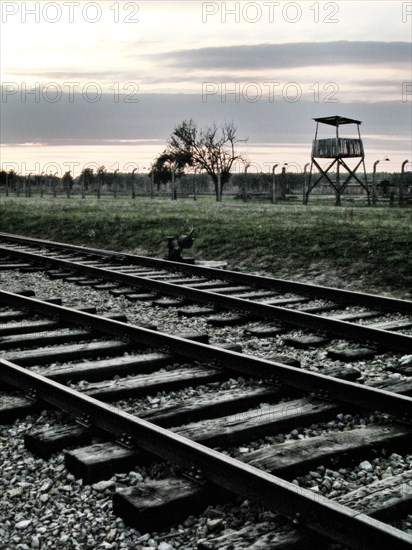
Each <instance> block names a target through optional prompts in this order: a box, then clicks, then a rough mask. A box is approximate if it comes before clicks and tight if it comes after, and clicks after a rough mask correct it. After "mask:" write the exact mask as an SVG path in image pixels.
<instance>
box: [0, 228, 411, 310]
mask: <svg viewBox="0 0 412 550" xmlns="http://www.w3.org/2000/svg"><path fill="white" fill-rule="evenodd" d="M0 239H4V240H8V241H11V242H16V243H25V244H32V245H38V246H45V247H51V248H55V249H57V250H71V251H75V252H79V253H83V254H92V255H97V256H100V257H104V258H117V259H118V260H119V261H128V262H130V263H132V264H136V265H142V264H143V265H148V266H153V267H156V268H158V269H167V270H176V271H181V272H184V273H189V274H191V275H198V276H205V277H208V278H213V279H220V280H226V281H231V282H235V283H241V284H248V285H251V286H257V287H261V288H265V289H270V290H273V291H281V292H294V293H296V294H303V295H309V296H314V297H318V298H324V299H327V300H332V301H336V302H339V303H345V304H356V305H360V306H364V307H370V308H374V309H376V308H378V309H384V310H387V311H393V312H397V313H405V314H412V301H408V300H402V299H399V298H391V297H387V296H377V295H374V294H367V293H362V292H355V291H349V290H341V289H337V288H332V287H325V286H317V285H313V284H309V283H300V282H297V281H289V280H285V279H277V278H272V277H266V276H262V275H252V274H250V273H242V272H239V271H230V270H226V269H225V270H222V269H216V268H212V267H204V266H197V265H191V264H184V263H179V262H171V261H169V260H162V259H159V258H150V257H148V256H136V255H132V254H126V253H120V252H114V251H107V250H99V249H96V248H90V247H83V246H78V245H72V244H64V243H59V242H54V241H47V240H42V239H33V238H31V237H22V236H19V235H11V234H7V233H0Z"/></svg>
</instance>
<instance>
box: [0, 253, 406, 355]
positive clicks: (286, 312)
mask: <svg viewBox="0 0 412 550" xmlns="http://www.w3.org/2000/svg"><path fill="white" fill-rule="evenodd" d="M0 252H3V253H7V252H9V253H10V254H13V255H16V256H18V257H20V258H24V259H25V260H26V261H29V262H32V263H34V264H36V263H37V264H38V265H47V266H54V267H57V268H59V269H66V270H72V271H76V272H78V273H81V274H83V275H86V276H89V277H92V278H95V279H96V278H100V279H105V280H110V281H115V282H117V283H123V284H125V285H127V286H136V287H140V288H144V289H147V290H150V291H153V292H159V293H162V294H167V295H172V296H178V297H184V298H186V299H188V300H191V301H193V302H198V303H203V304H215V305H217V306H218V307H223V308H226V309H229V310H235V311H240V312H247V313H249V314H252V315H256V316H257V317H261V318H264V319H269V320H272V321H277V322H282V323H286V324H290V325H294V326H298V327H302V328H306V329H309V330H312V331H318V332H319V331H321V332H327V333H329V334H333V335H334V336H337V337H340V338H346V339H350V340H355V341H359V342H366V343H371V344H374V345H378V346H380V347H383V348H387V349H391V350H396V351H401V352H403V353H411V350H412V337H411V336H408V335H404V334H398V333H395V332H390V331H387V330H382V329H378V328H373V327H368V326H363V325H357V324H355V323H351V322H347V321H341V320H337V319H332V318H326V317H322V316H320V315H315V314H311V313H306V312H302V311H297V310H292V309H287V308H283V307H279V306H274V305H268V304H265V303H262V302H255V301H253V300H246V299H242V298H237V297H233V296H226V295H223V294H219V293H217V292H213V291H212V290H201V289H196V288H190V287H188V286H184V285H178V284H173V283H167V282H164V281H158V280H154V279H150V278H147V277H139V276H138V275H132V274H128V273H121V272H119V271H113V270H110V269H104V268H100V267H96V266H90V265H84V264H82V263H78V262H70V261H68V260H63V259H59V258H50V257H45V256H42V255H41V254H35V253H32V252H25V251H11V250H9V249H7V248H4V247H3V248H2V247H0ZM216 271H219V272H220V270H216ZM400 302H402V304H403V306H402V307H403V308H404V309H405V308H406V305H408V304H409V305H411V306H412V303H411V302H406V301H404V300H400Z"/></svg>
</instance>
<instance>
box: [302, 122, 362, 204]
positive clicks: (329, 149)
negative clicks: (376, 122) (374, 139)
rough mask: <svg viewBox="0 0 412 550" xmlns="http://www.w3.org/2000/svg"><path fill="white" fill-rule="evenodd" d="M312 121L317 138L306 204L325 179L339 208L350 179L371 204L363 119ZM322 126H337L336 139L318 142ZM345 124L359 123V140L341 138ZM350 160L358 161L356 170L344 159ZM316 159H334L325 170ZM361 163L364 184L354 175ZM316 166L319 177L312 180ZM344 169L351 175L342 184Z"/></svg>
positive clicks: (313, 150) (314, 142)
mask: <svg viewBox="0 0 412 550" xmlns="http://www.w3.org/2000/svg"><path fill="white" fill-rule="evenodd" d="M313 120H314V121H315V122H316V132H315V139H314V140H313V143H312V162H311V166H310V175H309V183H308V186H307V188H306V189H305V194H304V203H305V204H307V203H308V199H309V193H310V192H311V191H313V189H314V188H315V187H316V185H317V184H318V183H319V182H320V181H322V180H323V179H324V178H325V179H326V180H327V181H328V182H329V183H330V185H331V186H332V187H333V189H334V191H335V195H336V205H337V206H339V205H340V197H341V194H342V192H343V191H344V189H345V187H346V186H347V185H348V183H349V182H350V180H351V179H352V178H354V179H355V180H356V181H357V182H358V183H359V184H360V185H361V186H362V187H363V188H364V189H365V191H366V193H367V196H368V204H370V190H369V187H368V181H367V177H366V168H365V153H364V150H363V143H362V139H361V136H360V130H359V126H360V125H361V124H362V122H361V121H360V120H354V119H352V118H346V117H342V116H328V117H322V118H314V119H313ZM319 123H321V124H327V125H329V126H334V127H335V128H336V133H335V136H334V137H331V138H327V139H318V129H319ZM346 124H356V126H357V130H358V138H346V137H340V136H339V126H342V125H346ZM348 158H359V162H358V163H357V164H356V165H355V167H354V168H350V167H349V166H348V164H347V163H346V161H345V159H348ZM316 159H333V160H332V161H331V162H330V164H329V165H327V166H326V168H322V167H321V166H320V165H319V162H318V161H317V160H316ZM361 164H362V165H363V173H364V181H362V180H361V179H360V178H359V177H358V176H357V175H356V173H355V172H356V170H357V169H358V168H359V167H360V165H361ZM335 165H336V168H335V173H334V175H332V173H331V172H330V171H331V169H332V168H333V167H334V166H335ZM313 166H316V168H317V169H318V170H319V174H318V175H317V177H315V176H313V177H312V170H313ZM341 169H343V170H345V171H346V172H348V175H345V178H344V179H343V181H341Z"/></svg>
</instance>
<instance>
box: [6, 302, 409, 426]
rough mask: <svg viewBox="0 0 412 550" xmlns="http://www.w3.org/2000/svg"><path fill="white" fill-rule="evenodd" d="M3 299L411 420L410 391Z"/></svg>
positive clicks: (39, 304) (61, 309)
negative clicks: (394, 390)
mask: <svg viewBox="0 0 412 550" xmlns="http://www.w3.org/2000/svg"><path fill="white" fill-rule="evenodd" d="M0 304H3V305H9V306H12V307H15V308H20V309H25V310H29V311H32V312H35V313H37V314H40V315H43V316H46V317H52V318H54V319H59V320H61V321H64V322H66V323H68V324H72V325H75V326H76V327H84V328H86V329H90V330H93V331H95V332H100V333H102V334H105V335H109V336H111V337H116V338H119V339H126V340H127V341H130V342H133V343H137V344H142V343H143V344H145V345H146V346H154V347H157V348H167V349H168V350H170V351H171V352H174V353H177V354H179V355H182V356H185V357H188V358H191V359H194V360H197V361H198V360H199V358H201V359H202V361H204V362H205V363H206V362H217V364H218V365H220V366H221V367H224V368H228V369H231V370H233V371H235V372H239V373H243V374H247V375H249V376H252V377H259V378H271V379H274V380H275V381H276V382H277V383H280V384H285V385H287V386H291V387H295V388H299V389H303V390H305V391H308V392H313V393H315V394H317V395H320V396H322V397H325V396H326V397H330V398H333V399H336V400H338V401H341V402H343V403H349V404H352V405H356V406H358V407H361V408H366V409H371V410H381V411H383V412H386V413H389V414H391V415H394V416H396V417H397V418H399V419H404V420H410V419H411V418H412V398H411V397H408V396H404V395H399V394H395V393H392V392H388V391H385V390H381V389H377V388H372V387H369V386H363V385H361V384H356V383H354V382H349V381H345V380H341V379H337V378H333V377H331V376H326V375H323V374H320V373H314V372H310V371H306V370H303V369H299V368H296V367H292V366H289V365H285V364H283V363H278V362H272V361H268V360H264V359H259V358H255V357H252V356H248V355H244V354H242V353H237V352H235V351H230V350H225V349H222V348H219V347H215V346H211V345H207V344H202V343H200V342H195V341H193V340H188V339H185V338H182V337H178V336H172V335H170V334H165V333H162V332H158V331H155V330H151V329H148V328H142V327H137V326H134V325H129V324H127V323H123V322H120V321H116V320H112V319H107V318H104V317H100V316H97V315H92V314H90V313H85V312H82V311H78V310H75V309H71V308H66V307H62V306H58V305H55V304H51V303H48V302H43V301H41V300H37V299H34V298H30V297H26V296H21V295H19V294H13V293H10V292H5V291H0ZM0 376H1V374H0Z"/></svg>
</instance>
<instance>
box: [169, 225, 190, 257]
mask: <svg viewBox="0 0 412 550" xmlns="http://www.w3.org/2000/svg"><path fill="white" fill-rule="evenodd" d="M194 232H195V230H194V229H192V231H191V232H190V233H189V234H188V235H180V236H176V237H166V241H167V249H168V253H167V256H166V260H170V261H172V262H184V263H187V264H193V263H194V259H193V258H184V257H183V256H182V251H183V250H184V249H188V248H192V246H193V242H194V238H193V233H194Z"/></svg>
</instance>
